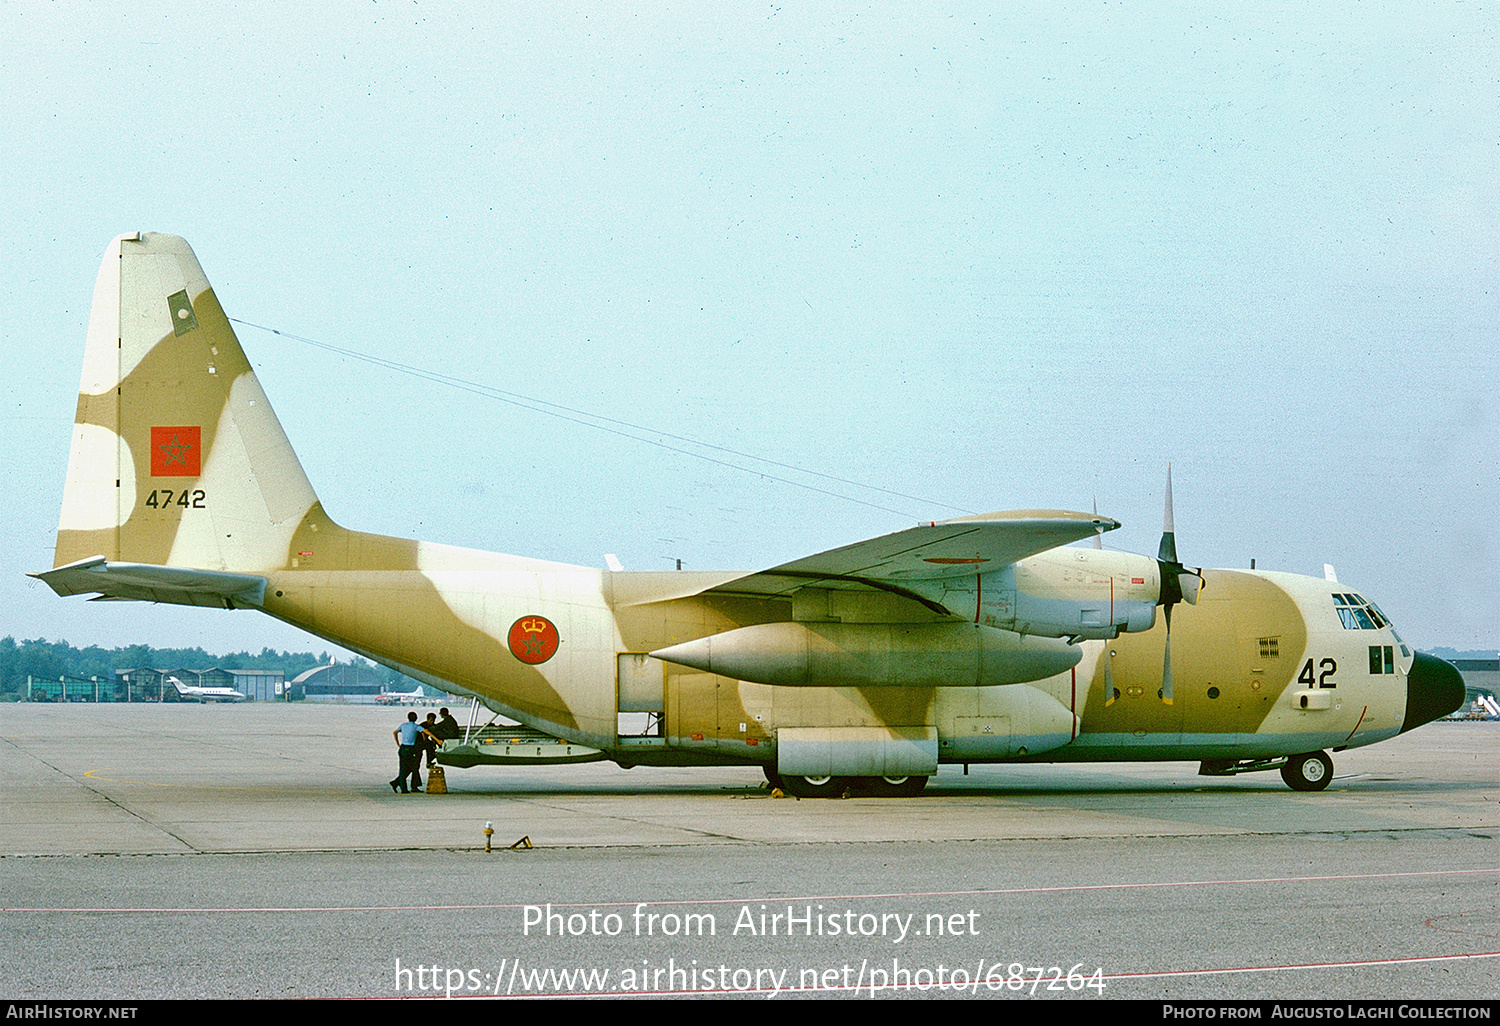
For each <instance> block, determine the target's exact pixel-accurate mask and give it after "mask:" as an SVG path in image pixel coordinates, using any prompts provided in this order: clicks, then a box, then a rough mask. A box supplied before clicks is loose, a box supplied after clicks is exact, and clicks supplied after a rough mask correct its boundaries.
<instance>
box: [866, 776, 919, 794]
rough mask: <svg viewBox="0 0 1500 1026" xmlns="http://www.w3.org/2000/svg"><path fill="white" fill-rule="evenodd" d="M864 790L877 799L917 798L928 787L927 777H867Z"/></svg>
mask: <svg viewBox="0 0 1500 1026" xmlns="http://www.w3.org/2000/svg"><path fill="white" fill-rule="evenodd" d="M861 783H862V784H864V789H865V790H866V791H868V792H869V793H870V794H872V795H874V796H875V797H876V798H915V797H916V796H917V795H919V794H921V793H922V789H923V788H924V787H926V786H927V778H926V777H917V776H912V777H866V778H864V780H862V781H861Z"/></svg>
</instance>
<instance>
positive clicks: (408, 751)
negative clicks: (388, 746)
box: [396, 745, 422, 791]
mask: <svg viewBox="0 0 1500 1026" xmlns="http://www.w3.org/2000/svg"><path fill="white" fill-rule="evenodd" d="M400 752H401V772H400V773H398V774H396V785H397V786H398V787H400V788H401V790H403V791H407V790H410V789H411V788H416V787H421V786H422V773H421V769H422V749H420V748H418V747H417V746H416V745H401V746H400ZM407 777H410V778H411V788H409V787H408V786H407V783H406V779H407Z"/></svg>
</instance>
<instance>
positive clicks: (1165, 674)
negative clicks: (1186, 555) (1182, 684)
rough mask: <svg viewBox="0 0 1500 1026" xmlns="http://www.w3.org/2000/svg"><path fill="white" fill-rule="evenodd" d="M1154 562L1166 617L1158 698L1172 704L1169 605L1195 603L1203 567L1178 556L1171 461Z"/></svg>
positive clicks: (1201, 586) (1168, 467)
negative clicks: (1190, 565)
mask: <svg viewBox="0 0 1500 1026" xmlns="http://www.w3.org/2000/svg"><path fill="white" fill-rule="evenodd" d="M1156 564H1157V566H1158V567H1159V568H1160V569H1161V598H1160V599H1159V600H1158V604H1159V605H1161V607H1162V609H1163V610H1164V612H1165V614H1166V618H1167V644H1166V648H1165V650H1164V651H1163V653H1162V666H1161V700H1162V701H1163V702H1165V703H1166V704H1167V705H1171V704H1172V607H1173V606H1175V605H1176V604H1177V603H1179V602H1186V603H1187V604H1188V605H1190V606H1195V605H1197V604H1198V593H1199V592H1200V591H1202V590H1203V572H1202V570H1193V569H1189V568H1188V567H1185V566H1183V565H1182V563H1181V562H1180V561H1179V560H1178V558H1177V534H1176V531H1175V529H1174V527H1173V525H1172V464H1170V463H1168V464H1167V505H1166V512H1165V513H1164V514H1163V516H1162V526H1161V547H1160V548H1158V549H1157V552H1156Z"/></svg>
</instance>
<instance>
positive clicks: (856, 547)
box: [34, 233, 1464, 797]
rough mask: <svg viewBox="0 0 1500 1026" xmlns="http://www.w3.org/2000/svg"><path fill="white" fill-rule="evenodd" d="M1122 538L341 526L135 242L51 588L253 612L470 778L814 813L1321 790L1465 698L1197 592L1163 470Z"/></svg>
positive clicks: (1316, 613) (155, 255)
mask: <svg viewBox="0 0 1500 1026" xmlns="http://www.w3.org/2000/svg"><path fill="white" fill-rule="evenodd" d="M1118 526H1119V525H1118V523H1116V522H1115V521H1114V520H1111V519H1109V518H1107V517H1101V516H1099V515H1097V514H1090V513H1077V512H1062V511H1051V510H1020V511H1013V512H1008V513H988V514H984V515H980V516H970V517H962V518H959V519H956V520H946V521H937V522H930V523H922V524H919V525H917V526H912V527H908V528H906V529H905V530H900V531H896V532H895V533H893V534H888V535H885V536H883V537H878V538H872V539H869V540H867V541H860V542H855V543H854V544H851V545H847V546H844V547H842V548H837V549H833V550H831V551H828V552H821V553H818V554H816V555H811V556H807V557H805V558H802V559H797V560H794V561H793V562H790V563H785V564H782V565H780V566H775V567H771V568H769V569H765V570H761V571H759V572H755V573H745V572H739V571H726V572H717V573H707V572H687V571H662V572H625V571H620V570H616V569H610V570H599V569H593V568H589V567H580V566H568V565H563V564H559V563H551V562H545V561H543V560H539V559H530V558H526V557H523V556H506V555H497V554H492V553H486V552H476V551H471V550H466V549H458V548H452V547H449V546H445V545H439V544H434V543H431V542H423V541H408V540H405V539H401V538H392V537H384V536H380V535H374V534H366V533H362V532H359V531H354V530H350V529H348V528H345V527H342V526H340V525H339V524H337V523H335V522H334V520H333V519H332V518H331V517H329V515H328V514H327V513H326V512H325V511H324V509H323V506H322V504H321V503H320V502H319V501H318V497H317V495H316V494H315V493H314V491H313V488H312V485H311V484H310V483H309V482H308V479H307V477H306V476H305V475H304V473H303V470H302V466H301V464H300V463H299V462H298V460H297V457H296V455H295V454H294V453H293V451H292V447H291V445H290V444H289V443H288V441H287V437H286V435H285V434H284V433H283V431H282V428H281V425H280V423H279V422H278V421H277V419H276V416H275V414H274V413H273V412H272V411H271V406H270V403H268V402H267V400H266V396H265V393H264V392H263V391H262V390H261V386H260V384H259V382H258V381H257V380H256V376H255V374H254V372H253V371H252V370H251V368H250V364H249V363H248V362H247V360H246V358H245V355H244V353H243V352H242V350H241V348H240V344H239V342H238V340H237V339H236V337H235V333H234V331H233V329H232V328H231V326H230V322H229V320H228V318H227V317H226V316H225V314H224V312H223V310H222V309H220V306H219V302H218V300H217V299H216V298H215V296H214V293H213V291H212V289H211V288H210V287H209V283H208V281H207V279H206V278H205V277H204V275H203V272H202V270H201V269H200V267H199V264H198V261H197V259H196V258H195V257H194V255H193V252H192V250H191V249H189V247H188V245H187V244H186V243H185V242H184V241H183V240H182V239H180V238H177V237H176V236H172V235H160V234H145V233H138V234H133V235H125V236H121V237H120V238H118V239H116V240H115V241H114V242H113V243H111V244H110V247H109V249H108V251H107V252H106V254H105V257H104V262H103V265H102V267H101V268H100V271H99V277H98V283H97V287H96V291H95V294H94V302H93V309H92V313H91V317H90V322H89V329H88V340H87V345H86V349H85V353H84V363H83V378H82V384H81V387H80V389H79V396H78V411H77V417H76V424H75V427H74V431H73V441H72V452H71V457H70V461H69V465H68V475H67V481H66V484H65V486H64V490H63V503H62V515H61V521H60V523H59V526H58V533H57V549H56V558H55V562H54V568H53V569H51V570H46V571H43V572H40V573H37V574H35V575H34V576H36V577H39V578H40V579H41V580H43V581H45V582H46V583H47V584H48V585H50V586H51V587H52V589H53V590H54V591H56V592H57V593H58V594H60V595H74V594H92V595H95V596H96V597H97V598H102V599H135V600H143V601H154V602H168V603H178V604H186V605H200V606H217V607H222V608H225V609H258V610H260V611H262V612H264V613H267V614H269V615H271V616H273V617H276V618H277V619H279V620H283V621H285V622H287V623H290V624H294V625H296V626H298V627H300V628H302V629H304V630H306V631H308V632H310V633H312V634H314V635H317V636H318V637H320V638H324V639H326V640H328V641H331V642H334V643H335V644H338V645H342V646H344V647H345V648H348V649H350V650H352V651H355V652H358V653H360V654H361V655H364V656H367V657H368V658H370V659H373V660H376V661H378V662H380V663H383V664H385V665H387V666H390V667H392V668H394V669H397V670H399V671H401V672H402V673H404V674H407V675H408V676H410V677H413V678H416V679H418V680H421V681H423V682H425V683H428V684H431V685H433V686H434V687H437V688H441V689H443V690H446V691H449V692H451V693H454V694H463V695H470V696H475V697H477V698H478V699H479V700H481V701H482V702H483V703H484V704H485V705H486V706H488V707H489V708H490V709H491V710H494V711H495V712H496V713H497V714H504V715H506V716H508V717H511V718H513V719H514V720H516V721H519V723H520V724H522V725H524V726H522V727H507V728H503V732H504V733H505V734H507V735H514V736H506V737H495V738H490V739H489V740H490V741H492V742H494V743H492V744H489V745H487V746H482V745H479V744H477V743H471V742H474V738H472V737H470V738H466V739H464V742H463V743H460V744H458V745H456V746H455V743H454V742H450V743H449V745H450V746H452V747H454V750H453V751H449V752H447V753H446V755H447V757H448V758H449V759H450V761H452V762H454V763H456V764H460V765H462V764H466V763H467V764H473V763H476V762H507V761H509V762H543V761H559V762H570V761H586V760H589V759H609V760H613V761H615V762H617V763H619V764H621V765H625V766H632V765H646V764H650V765H678V766H681V765H732V764H740V765H759V766H760V767H762V768H763V769H764V771H765V773H766V776H767V777H768V778H769V779H770V780H771V781H772V782H773V783H776V784H779V785H781V786H783V787H785V788H786V789H787V790H788V791H790V792H792V793H793V794H796V795H798V796H806V797H815V796H820V795H833V794H841V793H846V792H847V791H850V790H858V791H862V792H864V793H872V794H875V795H887V796H900V795H911V794H915V793H917V792H919V791H920V790H921V789H922V787H923V786H924V785H925V784H926V782H927V779H928V778H929V777H930V776H932V775H933V774H934V773H936V772H937V769H938V767H939V765H942V764H945V763H947V764H968V763H998V762H1093V761H1129V760H1191V761H1196V762H1199V763H1201V772H1203V773H1206V774H1223V775H1228V774H1234V773H1240V772H1246V771H1253V770H1269V769H1279V770H1280V772H1281V775H1282V776H1283V778H1284V779H1285V780H1286V782H1287V783H1288V784H1289V785H1290V786H1291V787H1293V788H1296V789H1298V790H1305V791H1314V790H1320V789H1322V788H1324V787H1326V786H1327V785H1328V783H1329V780H1330V779H1331V778H1332V775H1333V763H1332V761H1331V759H1330V757H1329V755H1328V754H1327V751H1328V750H1332V751H1335V752H1337V751H1341V750H1343V749H1345V748H1354V747H1358V746H1361V745H1368V744H1373V743H1375V742H1377V741H1383V740H1385V739H1387V738H1391V737H1394V736H1395V735H1397V734H1400V733H1402V732H1403V731H1408V730H1411V729H1413V728H1414V727H1417V726H1419V725H1421V724H1423V723H1426V722H1428V721H1429V720H1433V719H1436V718H1437V717H1439V716H1443V715H1445V714H1446V713H1448V712H1450V711H1452V710H1453V709H1455V708H1457V707H1458V705H1459V704H1460V703H1461V702H1462V701H1463V698H1464V688H1463V683H1462V679H1461V678H1460V677H1459V674H1458V672H1457V670H1456V669H1454V668H1453V667H1452V666H1451V665H1449V664H1448V663H1446V662H1443V661H1442V660H1440V659H1437V658H1435V657H1433V656H1430V655H1426V654H1423V653H1416V652H1413V651H1412V650H1411V649H1410V648H1409V647H1408V646H1407V645H1406V643H1405V642H1404V641H1403V640H1402V639H1401V637H1400V636H1399V635H1398V634H1397V633H1396V630H1395V629H1394V628H1393V627H1392V625H1391V623H1390V622H1389V620H1388V618H1387V617H1386V616H1385V614H1384V613H1383V612H1381V610H1380V609H1379V608H1378V607H1377V606H1376V605H1375V603H1374V602H1372V601H1370V600H1368V599H1367V598H1366V597H1365V596H1364V595H1362V594H1361V593H1360V592H1358V591H1355V590H1353V589H1352V588H1350V587H1349V586H1347V585H1344V584H1339V583H1336V582H1332V581H1329V580H1327V579H1325V578H1314V577H1303V576H1296V575H1292V574H1286V573H1270V572H1265V571H1259V572H1257V571H1254V570H1248V571H1247V570H1212V569H1196V568H1191V567H1188V566H1185V565H1184V564H1183V563H1182V562H1181V561H1180V560H1179V558H1178V555H1177V551H1176V543H1175V534H1174V531H1173V529H1172V527H1173V525H1172V520H1171V482H1170V472H1169V474H1168V485H1167V516H1166V525H1165V531H1164V534H1163V537H1162V542H1161V547H1160V551H1159V552H1158V553H1157V555H1156V556H1155V557H1151V556H1140V555H1132V554H1129V553H1125V552H1116V551H1106V550H1104V549H1102V548H1091V547H1087V546H1077V545H1072V544H1070V543H1076V542H1080V541H1084V540H1087V539H1094V538H1096V537H1097V536H1098V535H1099V534H1100V533H1102V532H1105V531H1109V530H1113V529H1114V528H1116V527H1118ZM643 714H644V715H643ZM627 724H629V726H628V727H627ZM637 724H643V725H642V726H640V728H639V729H637ZM465 746H466V747H465ZM549 746H550V747H549Z"/></svg>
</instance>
